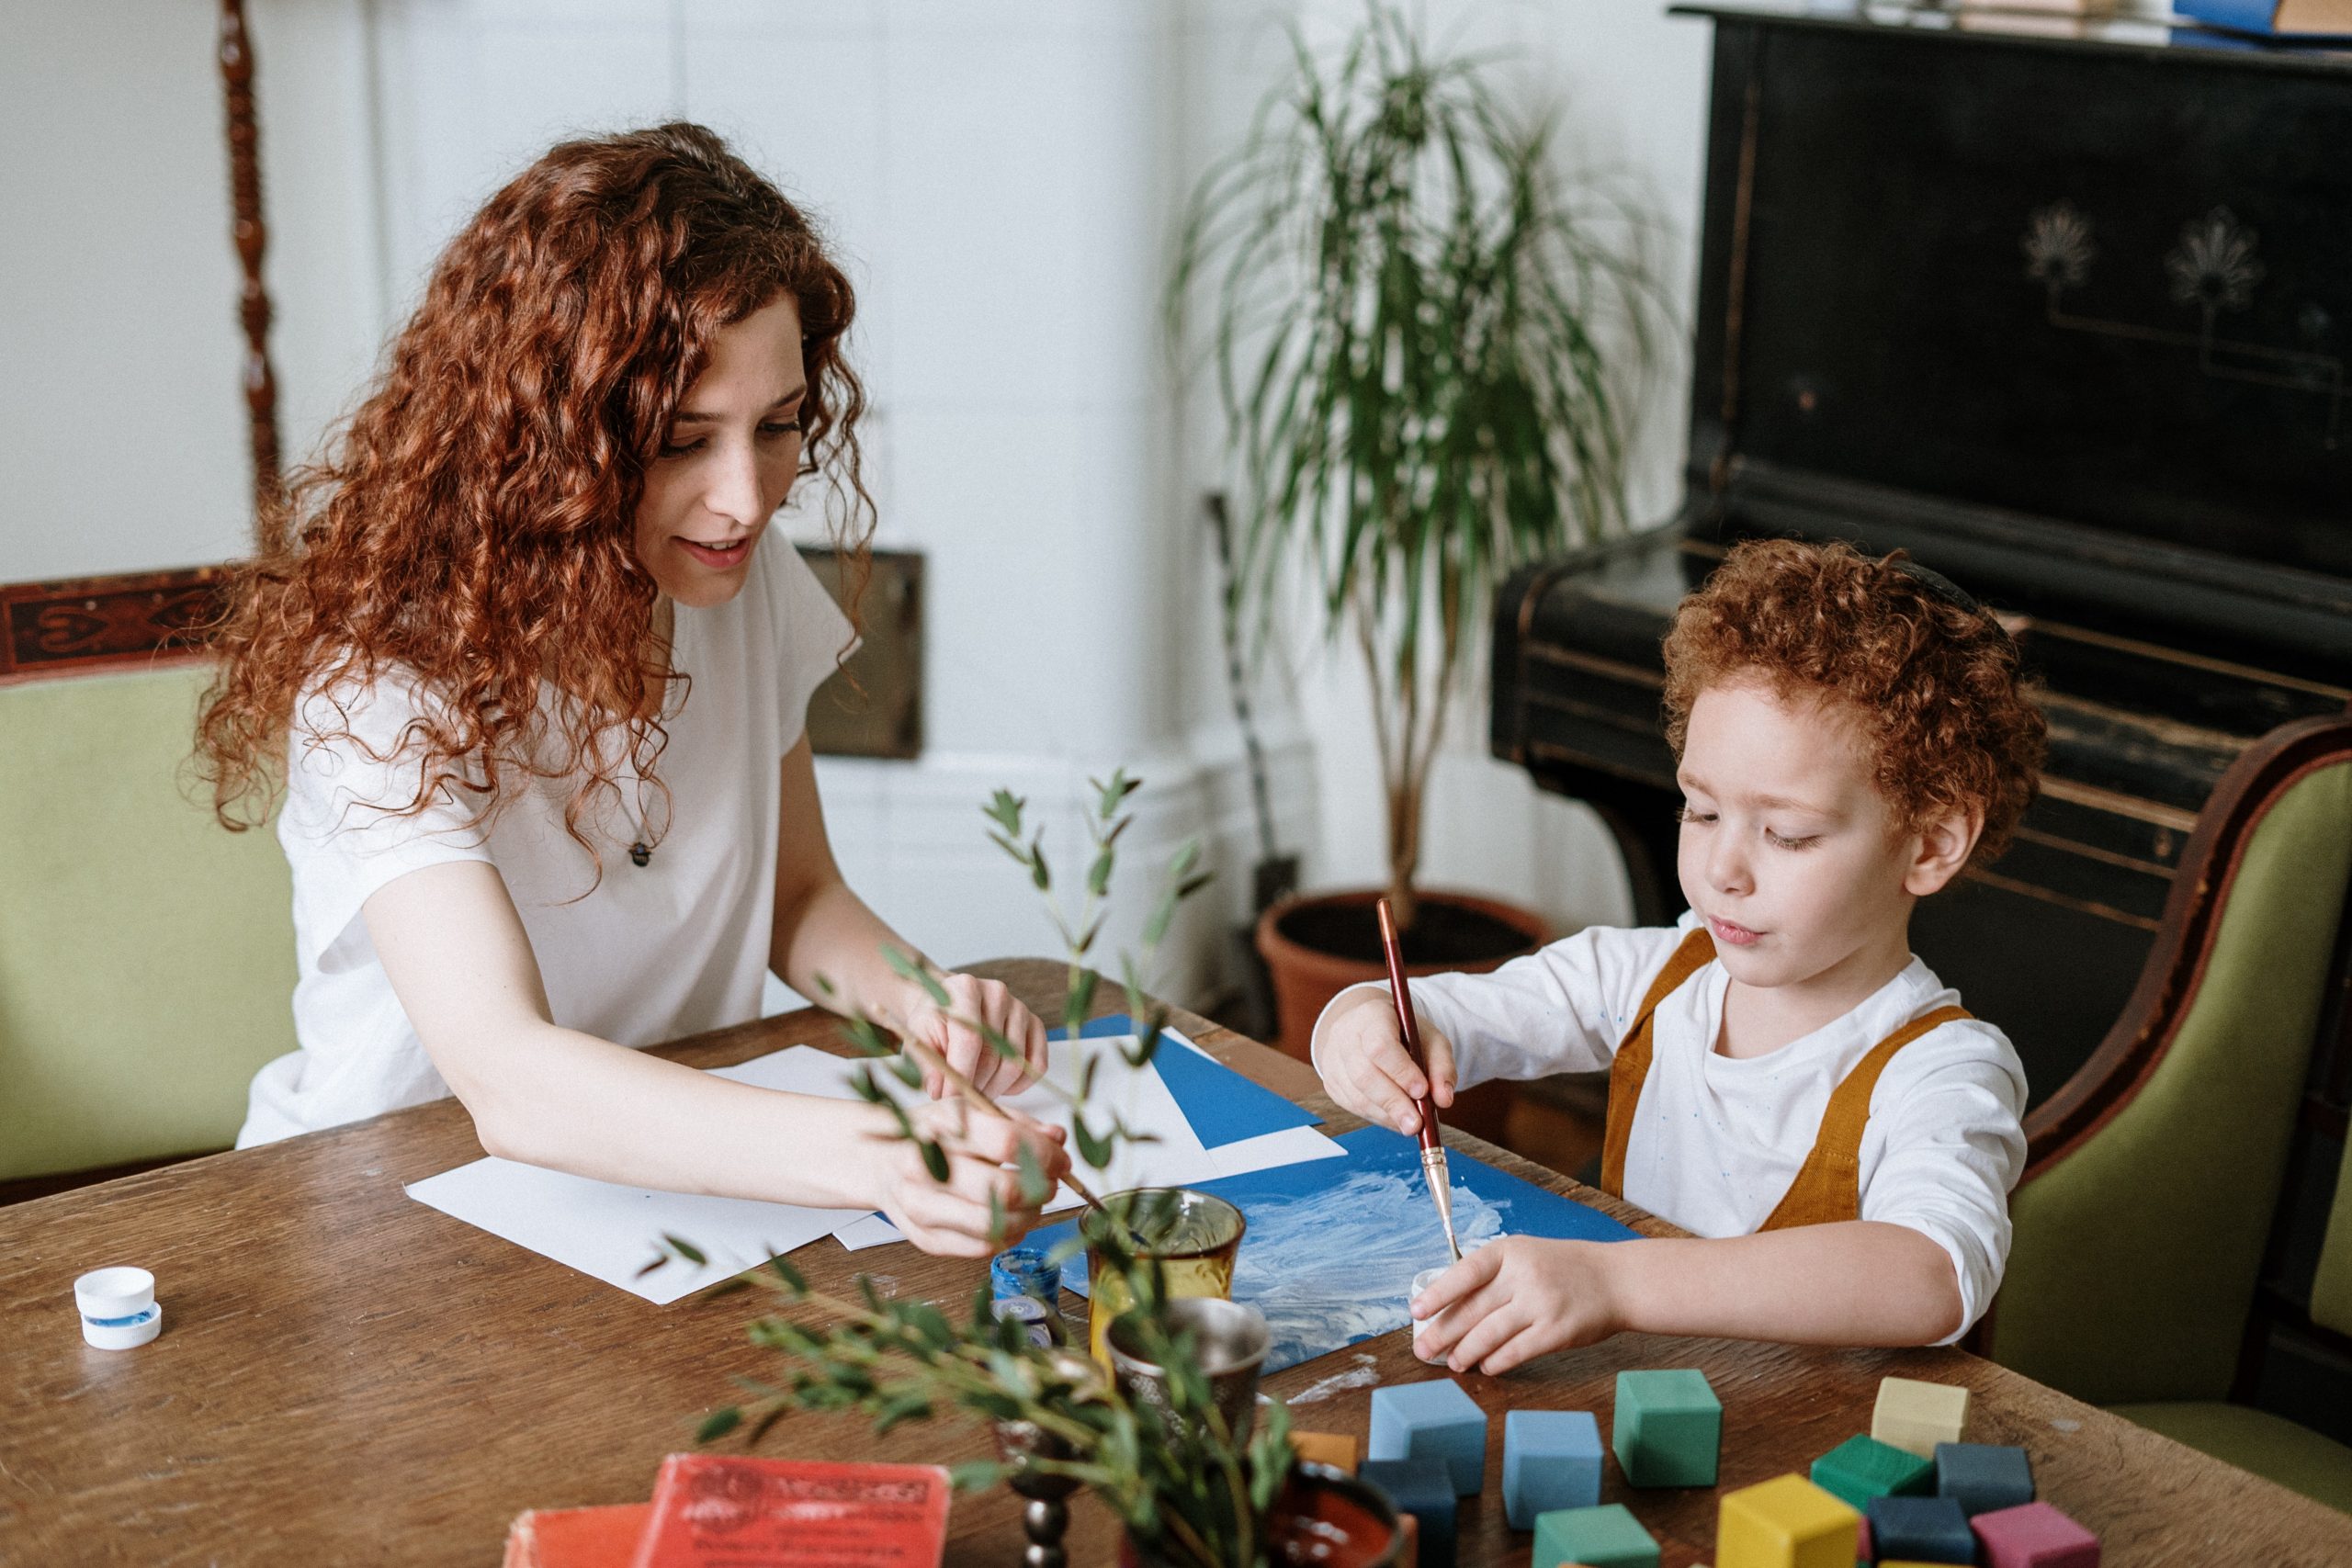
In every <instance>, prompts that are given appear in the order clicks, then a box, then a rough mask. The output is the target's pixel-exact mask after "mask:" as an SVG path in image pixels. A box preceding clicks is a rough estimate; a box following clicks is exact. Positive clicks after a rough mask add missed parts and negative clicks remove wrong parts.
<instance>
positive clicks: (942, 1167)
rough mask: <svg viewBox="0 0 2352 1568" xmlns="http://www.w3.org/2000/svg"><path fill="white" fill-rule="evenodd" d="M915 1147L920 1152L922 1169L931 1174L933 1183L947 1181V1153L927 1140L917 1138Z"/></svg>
mask: <svg viewBox="0 0 2352 1568" xmlns="http://www.w3.org/2000/svg"><path fill="white" fill-rule="evenodd" d="M915 1146H916V1147H917V1148H919V1149H921V1150H922V1168H923V1169H925V1170H927V1171H929V1172H931V1179H933V1181H939V1182H944V1181H945V1180H946V1179H947V1151H946V1150H945V1149H943V1148H941V1147H940V1146H939V1145H937V1144H936V1143H933V1141H932V1140H931V1139H929V1138H917V1139H916V1140H915Z"/></svg>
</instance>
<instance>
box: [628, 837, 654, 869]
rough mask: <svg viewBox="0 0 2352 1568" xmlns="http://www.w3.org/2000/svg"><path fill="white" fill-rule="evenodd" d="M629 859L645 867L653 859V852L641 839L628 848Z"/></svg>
mask: <svg viewBox="0 0 2352 1568" xmlns="http://www.w3.org/2000/svg"><path fill="white" fill-rule="evenodd" d="M628 858H629V859H630V860H632V861H634V862H635V863H637V864H639V865H644V864H646V863H648V862H650V861H651V860H652V859H653V852H652V851H651V850H650V849H649V848H647V847H646V843H645V840H642V839H639V840H638V841H637V842H635V843H633V844H631V845H630V846H629V847H628Z"/></svg>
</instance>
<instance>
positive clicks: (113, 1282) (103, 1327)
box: [74, 1266, 164, 1350]
mask: <svg viewBox="0 0 2352 1568" xmlns="http://www.w3.org/2000/svg"><path fill="white" fill-rule="evenodd" d="M74 1305H75V1306H76V1307H79V1308H80V1309H81V1312H82V1337H83V1338H84V1339H85V1340H87V1341H88V1342H89V1343H90V1344H91V1345H93V1346H95V1347H96V1348H98V1349H101V1350H129V1349H131V1348H134V1347H137V1346H141V1345H144V1344H146V1343H147V1342H148V1341H149V1340H150V1339H153V1338H154V1337H155V1336H157V1335H158V1334H161V1333H162V1332H163V1331H164V1309H163V1307H162V1306H160V1305H158V1304H157V1303H156V1301H155V1276H154V1275H153V1274H150V1273H149V1272H147V1270H146V1269H132V1268H129V1267H123V1266H118V1267H116V1268H112V1269H92V1270H91V1271H90V1272H89V1273H87V1274H85V1275H83V1276H82V1277H81V1278H80V1279H78V1280H74Z"/></svg>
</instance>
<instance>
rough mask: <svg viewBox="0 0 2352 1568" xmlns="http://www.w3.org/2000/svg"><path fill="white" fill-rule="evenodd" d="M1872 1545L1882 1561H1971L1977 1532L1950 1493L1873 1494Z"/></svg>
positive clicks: (1871, 1511)
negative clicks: (1923, 1495) (1971, 1527)
mask: <svg viewBox="0 0 2352 1568" xmlns="http://www.w3.org/2000/svg"><path fill="white" fill-rule="evenodd" d="M1870 1521H1871V1550H1872V1551H1876V1552H1877V1553H1878V1555H1879V1561H1881V1562H1975V1561H1976V1535H1975V1532H1974V1531H1973V1530H1971V1529H1969V1528H1968V1516H1967V1515H1966V1514H1964V1513H1962V1511H1961V1507H1960V1505H1959V1504H1958V1503H1955V1502H1953V1501H1952V1500H1951V1498H1949V1497H1873V1498H1871V1506H1870Z"/></svg>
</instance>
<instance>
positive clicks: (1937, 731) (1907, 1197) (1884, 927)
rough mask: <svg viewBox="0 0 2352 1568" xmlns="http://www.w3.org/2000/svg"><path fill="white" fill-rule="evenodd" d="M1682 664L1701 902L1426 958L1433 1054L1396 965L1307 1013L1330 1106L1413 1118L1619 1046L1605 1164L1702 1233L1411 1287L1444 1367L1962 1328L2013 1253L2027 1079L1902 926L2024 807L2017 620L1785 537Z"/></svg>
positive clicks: (1609, 1064) (1681, 751) (1719, 597)
mask: <svg viewBox="0 0 2352 1568" xmlns="http://www.w3.org/2000/svg"><path fill="white" fill-rule="evenodd" d="M1666 666H1667V679H1666V710H1667V720H1668V723H1667V733H1668V739H1670V740H1671V741H1672V742H1673V745H1674V749H1675V753H1676V757H1677V759H1678V761H1679V768H1678V771H1677V778H1678V780H1679V783H1680V784H1681V787H1682V791H1683V795H1684V796H1685V805H1684V807H1683V811H1682V838H1681V845H1680V854H1679V871H1680V874H1681V883H1682V891H1683V894H1684V896H1685V897H1687V898H1689V899H1690V901H1691V912H1690V913H1689V914H1687V915H1685V916H1684V917H1683V919H1682V920H1681V922H1680V923H1679V925H1677V926H1674V927H1671V928H1668V929H1664V930H1654V931H1611V930H1605V929H1600V928H1594V929H1591V930H1588V931H1579V932H1577V934H1576V935H1575V936H1572V937H1570V938H1568V939H1567V940H1566V941H1565V942H1555V943H1554V944H1553V945H1552V946H1550V947H1548V948H1545V949H1544V951H1543V952H1541V953H1533V954H1531V955H1530V956H1528V957H1526V958H1522V959H1520V960H1517V961H1516V962H1514V963H1512V964H1506V965H1505V966H1504V967H1503V968H1501V969H1499V970H1498V971H1496V972H1495V973H1494V974H1492V975H1485V976H1456V975H1444V976H1435V977H1434V978H1432V979H1430V980H1428V981H1420V982H1416V983H1415V984H1414V987H1413V1001H1414V1004H1415V1006H1416V1009H1417V1010H1418V1011H1419V1013H1420V1015H1421V1023H1420V1030H1421V1038H1422V1041H1423V1043H1424V1044H1425V1046H1426V1048H1427V1052H1428V1064H1429V1070H1428V1072H1427V1074H1426V1075H1424V1074H1423V1073H1421V1072H1420V1071H1419V1070H1418V1069H1416V1068H1415V1067H1414V1066H1413V1064H1412V1062H1411V1061H1410V1060H1409V1058H1408V1057H1407V1055H1405V1052H1404V1050H1403V1048H1402V1047H1401V1046H1400V1045H1399V1044H1398V1043H1397V1015H1396V1012H1395V1010H1394V1008H1393V1007H1392V1005H1391V1003H1390V1001H1389V998H1388V995H1387V991H1386V989H1385V987H1358V988H1356V989H1354V990H1352V991H1348V992H1342V993H1341V994H1340V997H1339V998H1337V999H1335V1000H1334V1001H1333V1002H1332V1003H1331V1005H1330V1007H1329V1009H1327V1010H1325V1012H1324V1014H1323V1017H1322V1019H1321V1020H1320V1021H1318V1023H1317V1027H1316V1032H1315V1038H1314V1042H1313V1047H1312V1049H1313V1053H1314V1056H1315V1061H1316V1065H1317V1067H1318V1068H1319V1069H1320V1070H1321V1072H1322V1074H1323V1079H1324V1083H1325V1084H1326V1086H1327V1087H1328V1088H1329V1090H1330V1093H1331V1095H1332V1098H1333V1099H1335V1100H1338V1101H1339V1102H1340V1104H1342V1105H1344V1106H1346V1107H1347V1108H1348V1109H1350V1110H1351V1111H1356V1112H1358V1113H1359V1114H1361V1115H1363V1116H1366V1117H1370V1118H1372V1119H1373V1120H1375V1121H1379V1122H1387V1123H1389V1124H1390V1125H1392V1126H1397V1127H1399V1128H1401V1129H1403V1130H1405V1131H1408V1132H1409V1131H1410V1130H1411V1128H1412V1127H1413V1125H1414V1123H1415V1116H1416V1113H1415V1111H1414V1109H1413V1105H1412V1100H1413V1099H1414V1097H1416V1096H1418V1095H1420V1094H1422V1093H1433V1094H1434V1096H1435V1098H1436V1100H1437V1102H1438V1103H1439V1104H1440V1105H1447V1104H1451V1103H1452V1102H1453V1094H1454V1090H1455V1089H1456V1088H1457V1087H1460V1086H1465V1085H1469V1084H1474V1083H1476V1082H1478V1081H1480V1080H1481V1079H1485V1078H1492V1077H1541V1076H1544V1075H1546V1074H1550V1073H1556V1072H1581V1071H1592V1070H1598V1069H1600V1068H1604V1067H1605V1068H1607V1069H1608V1070H1609V1075H1610V1085H1609V1118H1608V1127H1607V1134H1606V1138H1605V1141H1604V1142H1603V1145H1602V1152H1601V1181H1602V1185H1603V1186H1604V1187H1606V1188H1607V1189H1608V1190H1610V1191H1611V1192H1613V1193H1616V1194H1618V1195H1620V1196H1622V1197H1623V1198H1625V1199H1626V1200H1628V1201H1631V1202H1634V1203H1637V1204H1639V1205H1641V1206H1642V1207H1643V1208H1645V1209H1647V1210H1649V1211H1650V1212H1651V1213H1655V1214H1659V1215H1662V1216H1664V1217H1665V1218H1667V1219H1669V1220H1672V1221H1673V1222H1675V1223H1676V1224H1679V1225H1681V1226H1682V1227H1683V1228H1684V1229H1685V1230H1689V1231H1692V1232H1695V1233H1696V1236H1697V1239H1691V1240H1679V1239H1678V1240H1664V1239H1658V1240H1643V1241H1630V1242H1618V1243H1611V1244H1599V1243H1593V1242H1579V1241H1545V1240H1539V1239H1536V1238H1533V1237H1528V1236H1510V1237H1507V1238H1505V1239H1504V1240H1502V1241H1500V1242H1498V1243H1497V1244H1496V1245H1494V1246H1492V1247H1486V1248H1484V1249H1482V1250H1480V1251H1478V1252H1475V1253H1473V1254H1471V1255H1470V1256H1469V1257H1468V1258H1464V1260H1463V1261H1462V1262H1460V1263H1458V1264H1456V1265H1454V1267H1453V1269H1449V1270H1448V1271H1447V1272H1446V1273H1445V1274H1444V1275H1442V1276H1441V1277H1440V1278H1439V1279H1438V1280H1436V1281H1435V1282H1434V1283H1433V1284H1432V1285H1431V1286H1430V1289H1429V1290H1428V1291H1427V1292H1424V1293H1423V1294H1421V1295H1420V1296H1419V1297H1418V1298H1416V1300H1415V1302H1414V1305H1413V1314H1414V1316H1415V1317H1416V1318H1418V1319H1419V1320H1420V1323H1419V1328H1418V1330H1417V1333H1416V1348H1418V1349H1419V1350H1421V1351H1422V1352H1423V1353H1424V1355H1427V1356H1430V1357H1433V1358H1442V1359H1446V1360H1448V1361H1449V1362H1450V1363H1451V1364H1452V1365H1453V1367H1454V1368H1455V1369H1456V1370H1466V1369H1469V1368H1472V1367H1480V1368H1483V1369H1484V1370H1486V1371H1489V1372H1498V1371H1506V1370H1508V1369H1510V1368H1511V1367H1514V1366H1517V1365H1519V1364H1520V1363H1521V1362H1522V1361H1524V1360H1526V1359H1529V1358H1530V1357H1533V1356H1539V1355H1542V1354H1544V1352H1546V1351H1548V1350H1553V1349H1557V1348H1562V1347H1566V1346H1571V1345H1584V1344H1589V1343H1591V1342H1593V1341H1594V1340H1598V1339H1604V1338H1607V1337H1609V1336H1611V1335H1612V1334H1615V1333H1618V1332H1620V1331H1621V1330H1624V1329H1638V1330H1643V1331H1645V1332H1649V1333H1657V1334H1695V1335H1721V1336H1725V1337H1735V1338H1747V1339H1781V1340H1798V1341H1813V1342H1826V1343H1835V1344H1849V1345H1917V1344H1927V1343H1931V1342H1937V1343H1949V1342H1951V1340H1954V1339H1957V1338H1959V1337H1960V1336H1961V1335H1962V1333H1964V1332H1966V1330H1967V1328H1968V1326H1969V1325H1971V1324H1972V1323H1973V1322H1975V1321H1976V1318H1977V1316H1978V1314H1981V1313H1983V1311H1984V1310H1985V1306H1986V1305H1987V1304H1989V1303H1990V1302H1991V1300H1992V1297H1993V1292H1994V1291H1995V1290H1996V1288H1997V1287H1998V1286H1999V1284H2000V1280H2001V1270H2002V1268H2003V1266H2004V1264H2005V1263H2006V1262H2007V1257H2008V1246H2009V1221H2008V1192H2009V1189H2010V1188H2011V1187H2013V1186H2014V1185H2015V1184H2016V1182H2017V1179H2018V1173H2019V1172H2020V1171H2021V1170H2022V1168H2024V1163H2025V1134H2024V1131H2023V1128H2022V1126H2021V1124H2020V1118H2021V1117H2022V1115H2023V1113H2024V1109H2025V1074H2024V1069H2023V1068H2022V1067H2021V1066H2019V1065H2018V1057H2017V1053H2016V1052H2015V1051H2014V1050H2013V1049H2012V1048H2011V1047H2010V1045H2009V1042H2008V1040H2007V1036H2005V1035H2003V1034H2002V1032H2000V1031H1999V1030H1998V1029H1996V1028H1994V1027H1993V1026H1992V1025H1991V1024H1988V1023H1985V1022H1983V1021H1979V1020H1976V1019H1973V1018H1972V1017H1970V1016H1969V1015H1968V1014H1967V1013H1966V1012H1965V1011H1963V1010H1962V1009H1961V1007H1960V1005H1959V1002H1960V998H1959V997H1958V996H1957V995H1956V994H1955V993H1953V992H1952V991H1951V990H1950V989H1949V988H1947V987H1945V986H1944V985H1943V983H1942V982H1941V981H1939V980H1938V979H1937V978H1936V976H1934V974H1933V973H1931V972H1930V971H1929V970H1928V966H1927V965H1926V964H1922V963H1920V962H1919V960H1918V959H1917V958H1915V957H1913V956H1912V955H1911V950H1910V942H1909V930H1910V919H1911V910H1912V907H1913V906H1914V905H1915V904H1917V901H1918V900H1919V899H1921V898H1924V897H1928V896H1929V895H1931V894H1934V893H1936V892H1939V891H1940V890H1941V889H1942V888H1944V887H1945V886H1948V885H1949V884H1950V883H1951V880H1952V878H1954V877H1955V876H1957V875H1959V874H1960V873H1961V871H1962V869H1963V868H1964V867H1966V866H1968V865H1969V864H1971V863H1982V862H1985V861H1988V860H1990V859H1992V858H1993V857H1994V856H1995V855H1996V854H1998V853H1999V852H2000V851H2001V848H2002V846H2003V845H2004V844H2005V843H2006V842H2007V840H2008V837H2009V834H2010V831H2011V830H2012V829H2014V828H2015V827H2016V826H2017V822H2018V818H2019V817H2020V816H2021V815H2022V814H2023V813H2024V811H2025V807H2026V805H2027V803H2028V802H2029V801H2030V799H2031V798H2032V795H2033V792H2034V786H2035V781H2036V779H2037V778H2038V776H2039V773H2040V769H2041V753H2042V747H2043V737H2044V726H2043V723H2042V719H2041V714H2040V713H2039V712H2038V711H2036V709H2035V708H2034V706H2033V705H2032V703H2031V702H2030V700H2029V698H2028V697H2027V695H2026V694H2025V692H2024V691H2023V689H2022V685H2021V682H2020V676H2019V670H2018V649H2017V647H2016V644H2015V643H2013V642H2012V641H2011V640H2010V638H2009V636H2008V634H2007V631H2005V630H2004V629H2003V628H2002V626H2000V624H1999V623H1998V622H1997V621H1996V620H1995V619H1994V618H1993V616H1992V615H1988V614H1987V613H1986V612H1985V611H1984V610H1983V609H1982V608H1980V607H1979V606H1978V605H1977V604H1975V602H1974V601H1973V600H1971V599H1969V598H1968V597H1967V595H1965V594H1964V593H1962V592H1961V591H1960V590H1959V589H1957V588H1955V587H1954V586H1953V585H1952V584H1951V583H1950V582H1947V581H1944V580H1943V579H1942V578H1940V577H1939V576H1937V575H1936V574H1935V573H1933V572H1931V571H1928V570H1925V569H1923V568H1921V567H1918V566H1916V565H1914V564H1913V563H1911V562H1909V561H1906V560H1904V559H1902V558H1900V557H1899V556H1894V557H1889V558H1886V559H1885V560H1882V561H1872V560H1868V559H1865V558H1863V557H1861V556H1860V555H1859V554H1857V553H1856V552H1855V551H1854V550H1853V549H1851V548H1849V547H1846V546H1843V545H1812V544H1804V543H1798V542H1795V541H1792V540H1771V541H1763V542H1755V543H1747V544H1742V545H1739V546H1736V547H1734V548H1733V549H1732V550H1731V551H1730V553H1729V554H1728V555H1727V556H1726V557H1725V558H1724V562H1723V564H1722V565H1721V566H1720V567H1718V568H1717V569H1716V570H1715V572H1714V575H1713V576H1712V577H1711V578H1709V579H1708V581H1707V583H1706V585H1705V586H1704V587H1703V588H1702V589H1701V590H1700V591H1699V592H1695V593H1693V594H1691V596H1690V597H1688V598H1687V599H1685V600H1684V601H1683V602H1682V604H1681V606H1680V608H1679V610H1678V612H1677V613H1676V615H1675V620H1674V626H1673V630H1672V633H1671V634H1670V635H1669V636H1668V638H1667V643H1666Z"/></svg>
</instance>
